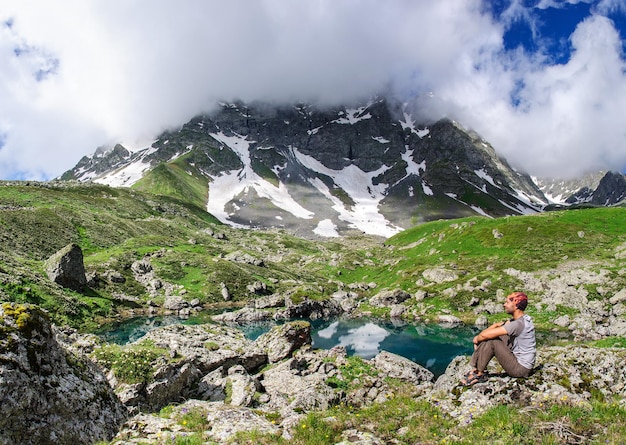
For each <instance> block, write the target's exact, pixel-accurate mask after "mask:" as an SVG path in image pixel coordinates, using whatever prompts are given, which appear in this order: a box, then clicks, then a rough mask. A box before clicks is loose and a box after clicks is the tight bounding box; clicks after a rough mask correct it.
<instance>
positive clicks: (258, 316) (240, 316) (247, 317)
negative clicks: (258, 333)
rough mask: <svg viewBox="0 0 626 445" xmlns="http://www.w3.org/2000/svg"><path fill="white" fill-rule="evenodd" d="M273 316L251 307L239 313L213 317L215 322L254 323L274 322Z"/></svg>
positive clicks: (242, 309) (238, 311) (225, 313)
mask: <svg viewBox="0 0 626 445" xmlns="http://www.w3.org/2000/svg"><path fill="white" fill-rule="evenodd" d="M272 317H273V315H272V313H271V312H268V311H263V310H259V309H254V308H251V307H244V308H241V309H239V310H237V311H231V312H223V313H221V314H218V315H214V316H213V320H215V321H219V322H223V323H236V324H245V323H254V322H258V321H268V320H272V319H273V318H272Z"/></svg>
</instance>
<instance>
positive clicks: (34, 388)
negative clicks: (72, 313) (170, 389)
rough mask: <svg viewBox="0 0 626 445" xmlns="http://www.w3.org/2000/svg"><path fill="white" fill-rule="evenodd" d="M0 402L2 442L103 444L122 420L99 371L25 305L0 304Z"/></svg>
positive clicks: (121, 410)
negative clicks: (74, 351) (60, 341)
mask: <svg viewBox="0 0 626 445" xmlns="http://www.w3.org/2000/svg"><path fill="white" fill-rule="evenodd" d="M0 400H1V401H2V402H1V403H0V443H3V444H76V443H94V442H97V441H107V440H110V439H111V438H112V437H113V436H114V435H115V434H116V433H117V430H118V427H119V426H120V425H121V424H122V422H123V421H124V420H125V418H126V416H127V411H126V409H125V408H124V406H123V405H122V403H121V402H120V401H119V399H118V398H117V397H116V395H115V393H114V392H113V389H112V388H111V387H110V386H109V384H108V383H107V380H106V377H105V376H104V375H103V374H102V372H101V371H100V370H99V369H98V368H97V367H96V366H95V365H94V364H93V363H91V362H90V361H89V360H88V359H86V358H84V357H83V356H82V355H74V354H72V353H71V352H69V351H67V350H66V349H65V348H63V347H62V346H61V345H60V344H59V343H58V342H57V340H56V331H55V329H54V328H53V327H52V326H51V324H50V321H49V318H48V316H47V315H46V314H45V313H44V312H42V311H41V310H40V309H38V308H36V307H34V306H29V305H19V304H11V303H2V305H1V306H0Z"/></svg>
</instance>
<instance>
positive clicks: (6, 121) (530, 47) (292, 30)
mask: <svg viewBox="0 0 626 445" xmlns="http://www.w3.org/2000/svg"><path fill="white" fill-rule="evenodd" d="M63 2H67V3H68V6H69V7H63V8H62V7H60V6H59V5H60V3H63ZM60 3H59V2H49V1H46V0H3V1H2V3H0V104H2V105H0V179H49V178H53V177H55V176H58V175H60V174H61V173H63V172H64V171H65V170H67V169H69V168H71V167H73V166H74V165H75V164H76V162H77V161H78V160H79V159H80V158H81V157H82V156H84V155H88V154H91V153H93V152H94V150H95V149H96V148H97V147H98V146H101V145H107V144H114V143H117V142H122V143H125V144H127V145H128V146H129V147H130V148H132V147H135V148H142V147H145V146H147V145H148V144H149V143H150V141H151V140H153V139H154V138H155V137H156V135H158V134H159V133H160V132H161V131H163V130H165V129H172V128H177V127H179V126H180V125H181V124H183V123H185V122H186V121H188V120H189V119H190V118H191V117H193V116H194V115H196V114H198V113H201V112H207V111H210V110H212V109H213V108H214V107H215V105H216V104H217V103H218V102H219V101H223V100H234V99H242V100H267V101H272V102H278V103H280V102H289V101H300V100H304V101H312V102H316V103H319V104H337V103H341V102H348V101H352V100H356V99H358V98H362V97H367V96H369V95H373V94H376V93H379V92H381V91H392V92H393V93H394V94H396V95H398V96H400V97H402V98H406V97H409V96H414V95H417V96H418V104H419V105H418V108H416V109H415V110H413V111H415V113H416V114H419V115H420V116H424V117H428V118H429V119H437V118H441V117H450V118H453V119H456V120H458V121H459V122H460V123H461V124H462V125H464V126H466V127H468V128H472V129H474V130H476V131H477V132H478V133H479V134H481V135H482V136H483V137H484V138H485V139H486V140H488V141H489V142H490V143H491V144H492V145H493V146H494V148H495V149H496V151H497V152H498V153H499V154H501V155H503V156H504V157H506V158H507V160H508V161H509V162H510V163H511V164H512V165H513V166H515V167H516V168H518V169H520V170H522V171H524V172H528V173H530V174H532V175H536V176H553V177H554V176H559V177H560V176H571V175H577V174H581V173H584V172H586V171H589V170H599V169H603V170H609V169H610V170H621V171H624V167H625V166H626V131H625V130H624V127H625V125H624V124H625V122H624V118H623V117H622V115H623V110H624V109H626V59H625V55H624V51H625V39H626V2H624V1H623V0H598V1H586V0H570V1H566V0H533V1H530V0H528V1H524V0H491V1H485V0H437V1H432V0H387V1H384V2H383V1H380V0H314V1H313V0H310V1H289V0H232V1H228V2H225V1H218V0H136V1H132V2H131V1H126V0H82V1H80V2H70V0H61V2H60Z"/></svg>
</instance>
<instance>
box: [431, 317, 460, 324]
mask: <svg viewBox="0 0 626 445" xmlns="http://www.w3.org/2000/svg"><path fill="white" fill-rule="evenodd" d="M437 323H441V324H446V325H460V324H463V322H462V321H461V319H459V318H458V317H455V316H454V315H438V316H437Z"/></svg>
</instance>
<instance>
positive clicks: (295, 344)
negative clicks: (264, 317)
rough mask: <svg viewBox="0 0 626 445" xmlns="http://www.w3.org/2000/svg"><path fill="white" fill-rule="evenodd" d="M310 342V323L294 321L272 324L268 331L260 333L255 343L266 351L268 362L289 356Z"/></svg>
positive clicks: (274, 361)
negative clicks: (277, 324)
mask: <svg viewBox="0 0 626 445" xmlns="http://www.w3.org/2000/svg"><path fill="white" fill-rule="evenodd" d="M311 342H312V339H311V324H310V323H308V322H305V321H294V322H290V323H285V324H283V325H279V326H274V327H273V328H272V329H271V330H270V331H269V332H266V333H265V334H263V335H261V336H260V337H259V338H258V339H257V340H256V342H255V345H256V346H257V348H259V349H260V350H262V351H265V352H266V353H267V358H268V360H269V361H270V363H276V362H278V361H280V360H283V359H285V358H287V357H290V356H291V354H292V353H293V352H294V351H295V350H297V349H299V348H301V347H302V346H304V345H310V344H311Z"/></svg>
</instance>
